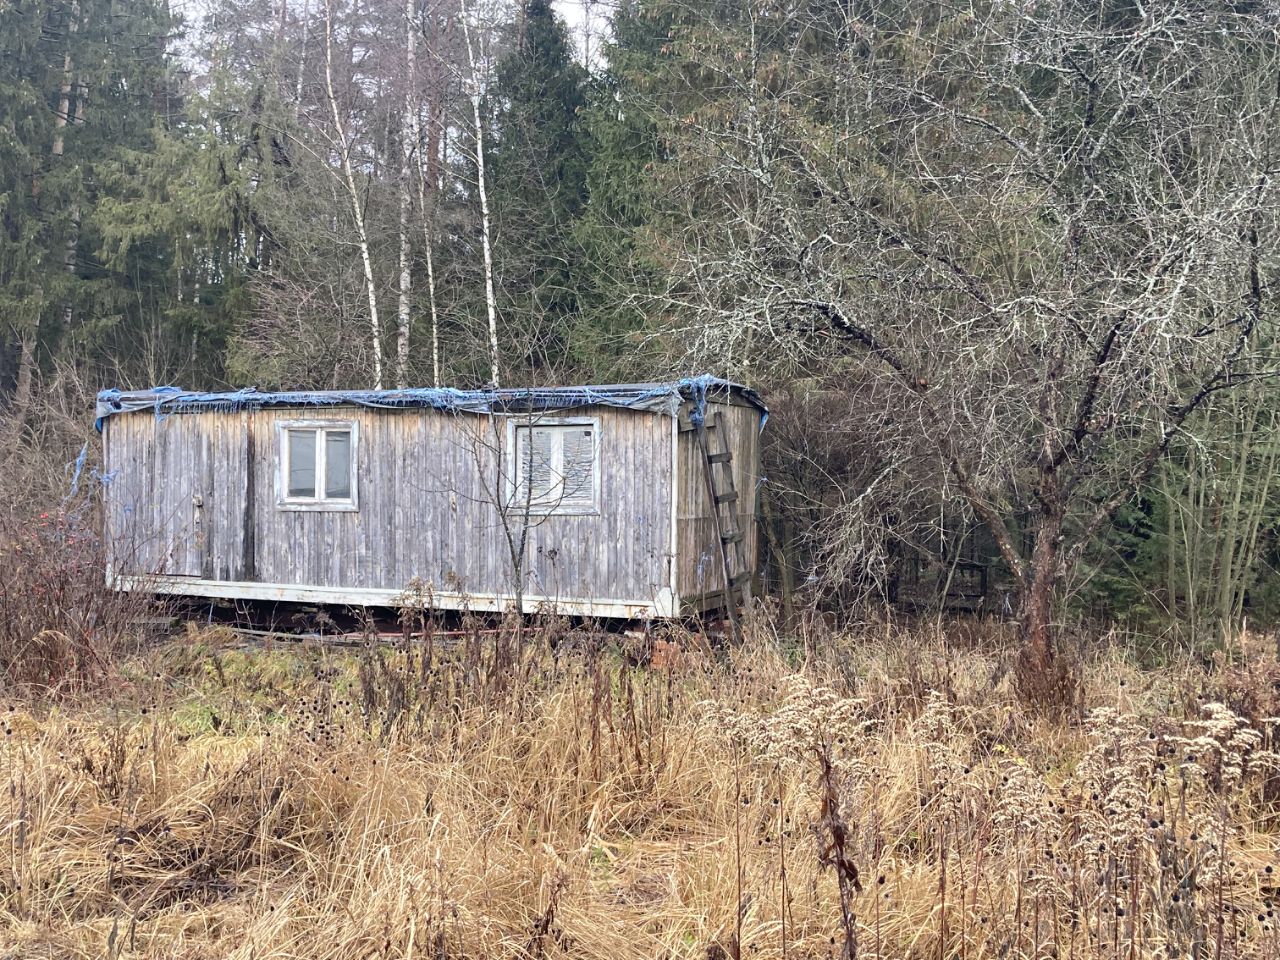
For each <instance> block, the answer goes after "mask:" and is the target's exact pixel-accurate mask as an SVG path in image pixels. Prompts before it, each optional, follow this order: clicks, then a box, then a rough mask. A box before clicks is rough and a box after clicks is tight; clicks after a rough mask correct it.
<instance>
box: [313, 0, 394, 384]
mask: <svg viewBox="0 0 1280 960" xmlns="http://www.w3.org/2000/svg"><path fill="white" fill-rule="evenodd" d="M324 84H325V92H326V94H327V95H328V99H329V109H330V111H331V112H332V114H333V131H334V134H335V135H336V137H337V141H338V154H339V157H340V159H341V161H342V176H343V181H344V184H345V186H346V189H347V196H348V197H349V198H350V200H351V215H352V217H353V218H354V219H355V222H356V238H357V242H358V243H359V246H360V262H361V264H362V265H363V267H364V284H365V291H366V293H367V294H368V298H369V334H370V337H371V339H372V347H373V386H374V389H375V390H381V389H382V326H381V323H380V322H379V320H378V290H377V287H376V286H375V284H374V278H373V260H372V258H371V257H370V255H369V233H368V231H367V230H366V228H365V221H364V208H363V206H362V205H361V203H360V191H359V189H358V188H357V187H356V176H355V170H354V169H353V168H352V166H351V144H350V142H349V141H348V140H347V131H346V127H345V125H344V124H343V122H342V114H341V112H340V111H339V110H338V97H337V94H336V93H335V92H334V88H333V0H325V9H324Z"/></svg>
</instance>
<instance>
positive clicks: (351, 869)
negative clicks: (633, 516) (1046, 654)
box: [0, 630, 1280, 960]
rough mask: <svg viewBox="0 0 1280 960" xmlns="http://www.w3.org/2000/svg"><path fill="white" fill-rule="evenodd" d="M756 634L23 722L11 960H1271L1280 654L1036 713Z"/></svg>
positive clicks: (213, 653)
mask: <svg viewBox="0 0 1280 960" xmlns="http://www.w3.org/2000/svg"><path fill="white" fill-rule="evenodd" d="M757 633H758V634H759V635H757V636H756V638H755V639H754V640H752V641H751V642H750V643H749V644H747V645H746V646H745V647H744V648H742V649H740V650H737V651H735V652H733V653H731V654H729V655H727V656H722V657H713V656H710V655H707V654H699V653H696V652H689V649H690V645H688V644H686V645H685V651H686V652H684V653H682V654H681V655H680V656H679V657H674V658H673V657H670V656H666V657H664V664H663V665H662V666H661V667H655V666H652V665H650V666H637V665H634V664H633V663H632V662H631V661H629V660H628V659H627V658H625V657H622V656H619V655H618V654H617V653H611V652H609V649H608V648H607V647H602V646H600V645H598V643H597V640H598V638H577V640H574V638H572V637H569V638H566V639H565V640H564V641H563V642H562V643H561V644H560V645H559V646H558V647H557V648H556V652H554V653H553V652H551V651H550V650H549V649H548V646H547V643H546V639H547V638H546V636H544V635H542V634H535V635H532V636H528V637H526V638H525V639H524V643H523V646H522V648H521V649H522V651H523V652H520V653H519V654H517V653H516V652H515V649H516V648H515V647H514V646H512V645H508V646H507V649H506V651H505V654H504V655H502V656H498V657H496V658H495V657H494V655H493V654H494V647H495V646H496V647H499V648H501V646H502V645H501V644H499V643H496V642H495V641H494V639H493V638H492V637H489V636H485V635H480V634H478V633H477V634H476V635H475V636H473V637H470V638H467V639H464V641H463V642H462V643H461V644H459V645H457V646H455V647H451V648H448V649H446V648H444V647H443V646H442V645H435V649H434V652H433V653H432V654H431V655H430V656H429V657H428V656H424V655H423V652H422V650H421V648H414V649H410V650H408V651H392V650H385V649H383V650H372V651H366V652H364V653H356V654H350V655H339V654H334V653H332V652H324V651H320V650H300V649H293V650H291V651H287V652H281V651H274V652H273V651H264V652H246V651H241V650H237V649H235V648H234V642H233V640H232V638H230V637H228V636H225V635H224V634H223V633H222V632H221V631H217V630H213V631H206V632H204V633H202V634H201V633H195V632H193V633H192V634H191V636H189V637H188V638H187V639H185V640H182V641H179V642H175V643H172V644H170V645H168V646H166V647H165V648H163V649H160V650H158V651H155V652H153V653H151V654H149V655H148V656H147V657H146V658H144V659H140V660H136V661H133V662H130V663H129V664H128V665H127V666H126V667H124V668H122V669H121V670H120V672H119V675H118V677H117V678H116V679H115V680H113V681H112V682H111V683H110V684H109V685H108V686H107V687H105V688H102V689H100V690H99V691H98V692H96V693H94V694H93V695H89V694H84V695H80V696H81V698H80V699H75V700H68V699H65V698H64V699H61V700H58V701H52V702H51V701H36V700H31V699H26V700H22V701H16V700H15V701H11V702H5V703H4V704H3V705H2V706H0V716H2V717H3V729H0V740H2V745H0V778H3V785H2V788H0V957H14V958H18V957H21V958H27V957H48V958H72V957H75V958H82V957H83V958H102V957H106V958H126V957H129V958H132V957H148V958H161V957H164V958H202V957H208V958H223V957H234V958H246V960H247V958H250V957H252V958H286V957H287V958H324V960H329V958H334V960H336V958H351V960H355V958H374V957H397V958H400V957H402V958H411V957H412V958H423V960H426V958H464V957H467V958H490V957H516V958H543V957H575V958H645V960H652V958H664V957H672V958H675V957H689V958H694V957H696V958H707V960H716V958H721V960H723V958H739V957H749V958H766V957H786V958H797V960H799V958H817V957H842V956H844V957H852V956H854V955H856V956H860V957H864V958H872V957H877V958H879V957H884V958H909V957H910V958H914V957H919V958H939V960H942V958H953V957H955V958H971V960H986V958H1027V960H1032V958H1037V960H1038V958H1068V957H1079V958H1113V960H1121V958H1140V957H1141V958H1146V957H1204V958H1225V957H1232V958H1272V957H1280V933H1278V932H1277V927H1276V924H1275V920H1274V915H1273V914H1274V908H1275V898H1276V897H1277V895H1278V894H1280V853H1278V851H1277V820H1276V815H1277V810H1278V808H1277V802H1278V801H1280V779H1278V778H1277V773H1278V771H1277V766H1276V759H1277V758H1276V754H1275V753H1274V752H1273V746H1274V741H1273V736H1274V732H1273V731H1274V723H1275V721H1274V719H1273V718H1274V717H1275V715H1276V713H1277V709H1276V702H1277V696H1278V687H1277V684H1278V682H1280V669H1278V668H1277V664H1276V661H1275V659H1274V658H1273V657H1269V656H1267V655H1265V654H1263V653H1261V652H1255V653H1250V654H1249V656H1247V657H1245V658H1243V659H1244V660H1246V661H1247V663H1248V664H1249V665H1248V666H1230V665H1227V664H1225V663H1219V664H1218V665H1217V666H1208V667H1202V666H1197V665H1194V664H1192V663H1190V662H1186V663H1182V664H1181V665H1174V666H1171V667H1168V668H1165V669H1161V670H1151V671H1145V672H1144V671H1140V670H1138V669H1136V668H1134V667H1132V666H1130V665H1129V664H1128V659H1127V658H1126V657H1125V656H1124V655H1123V654H1122V653H1118V652H1115V651H1113V650H1109V649H1099V651H1098V652H1096V653H1095V654H1094V655H1092V658H1091V659H1090V661H1089V662H1088V663H1087V665H1086V667H1085V671H1086V683H1085V691H1086V693H1085V697H1086V702H1085V703H1084V704H1082V705H1081V709H1080V711H1079V712H1078V713H1077V714H1075V715H1073V716H1068V717H1064V718H1061V719H1045V718H1043V717H1040V716H1037V715H1035V714H1032V713H1028V712H1027V711H1025V710H1024V709H1023V708H1022V707H1021V706H1019V705H1018V703H1017V702H1016V700H1015V699H1014V698H1013V697H1012V695H1011V693H1010V691H1009V688H1008V680H1007V679H1006V678H1005V676H1004V675H1003V674H1002V672H1001V670H1000V669H999V666H998V664H999V662H1000V661H1001V659H1002V657H1003V655H1004V653H1003V651H1001V650H998V649H985V648H983V647H982V646H981V645H976V644H974V643H973V642H969V641H966V642H965V643H964V644H960V643H959V642H958V640H957V639H956V637H955V636H952V637H951V642H948V633H947V631H943V632H942V633H940V634H937V633H923V632H917V633H906V634H892V633H883V632H879V633H876V634H875V635H860V636H849V637H844V638H840V639H837V640H824V641H823V642H822V643H820V644H819V643H816V642H815V643H809V644H802V645H801V646H800V647H799V648H796V649H788V650H787V652H786V654H785V655H784V653H783V652H782V651H783V650H784V647H783V645H782V644H780V643H779V642H778V640H777V638H776V637H773V636H770V635H768V631H765V630H759V631H757ZM693 646H694V647H695V648H696V645H693ZM500 652H501V651H500Z"/></svg>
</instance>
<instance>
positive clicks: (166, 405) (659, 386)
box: [96, 374, 769, 430]
mask: <svg viewBox="0 0 1280 960" xmlns="http://www.w3.org/2000/svg"><path fill="white" fill-rule="evenodd" d="M722 392H727V393H730V394H732V395H734V396H736V397H738V398H740V399H742V400H744V401H746V402H747V403H750V404H752V405H753V406H755V407H757V408H758V409H759V410H760V412H761V414H762V415H764V416H765V417H767V416H768V413H769V411H768V408H767V407H766V406H765V405H764V401H763V400H761V399H760V396H759V394H757V393H756V392H755V391H754V390H752V389H750V388H749V387H744V386H742V385H741V384H738V383H733V382H732V381H729V380H722V379H720V378H719V377H713V376H711V375H709V374H703V375H701V376H696V377H685V378H683V379H680V380H671V381H667V382H664V383H611V384H595V385H583V386H563V387H506V388H502V389H496V388H488V389H481V390H456V389H454V388H452V387H413V388H408V389H403V390H306V391H303V390H292V391H284V392H274V393H273V392H268V391H261V390H258V389H256V388H254V387H246V388H244V389H242V390H235V391H231V392H228V393H203V392H197V391H189V390H183V389H182V388H180V387H170V386H165V387H152V388H150V389H148V390H103V391H101V392H100V393H99V394H98V403H97V419H96V426H97V428H98V430H101V429H102V424H103V423H104V422H105V420H106V419H107V417H111V416H115V415H117V414H121V413H131V412H134V411H143V410H150V411H153V412H154V413H155V414H156V416H162V415H165V414H170V413H203V412H208V411H227V412H233V411H239V410H260V409H262V408H264V407H341V406H361V407H376V408H382V409H391V410H395V409H405V408H430V409H435V410H442V411H446V412H449V413H516V412H525V411H537V410H563V409H567V408H570V407H588V406H607V407H621V408H624V409H628V410H645V411H649V412H652V413H663V414H667V415H668V416H674V415H675V413H676V412H677V410H678V409H679V407H680V405H681V403H683V402H684V401H686V400H692V401H694V403H695V404H696V405H697V406H698V407H699V408H701V406H702V405H703V404H704V403H706V400H707V396H708V394H717V393H722Z"/></svg>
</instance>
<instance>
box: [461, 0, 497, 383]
mask: <svg viewBox="0 0 1280 960" xmlns="http://www.w3.org/2000/svg"><path fill="white" fill-rule="evenodd" d="M458 6H459V16H460V17H461V20H462V35H463V38H464V39H465V40H466V45H467V64H468V66H469V67H470V68H471V114H472V119H473V120H474V122H475V142H476V189H477V190H478V191H479V194H480V238H481V245H482V247H483V248H484V300H485V307H486V308H487V309H488V312H489V365H490V370H491V379H492V380H493V385H494V386H495V387H497V386H500V385H501V382H500V370H499V364H498V301H497V296H496V295H495V294H494V289H493V243H492V232H491V224H490V222H489V191H488V188H487V186H486V181H485V172H484V124H483V120H482V118H481V114H480V102H481V97H482V93H483V84H482V83H481V78H480V68H479V66H478V64H477V61H476V51H475V44H474V43H473V42H472V39H471V18H470V16H469V15H468V13H467V3H466V0H459V4H458Z"/></svg>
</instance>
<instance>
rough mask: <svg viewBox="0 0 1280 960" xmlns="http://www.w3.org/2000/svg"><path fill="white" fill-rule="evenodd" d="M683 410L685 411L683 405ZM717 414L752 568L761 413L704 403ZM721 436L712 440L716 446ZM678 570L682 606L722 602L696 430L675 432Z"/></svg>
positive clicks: (721, 581)
mask: <svg viewBox="0 0 1280 960" xmlns="http://www.w3.org/2000/svg"><path fill="white" fill-rule="evenodd" d="M685 409H686V410H687V409H689V406H688V405H686V407H685ZM716 412H719V413H720V414H721V417H722V423H723V424H724V428H725V432H726V434H727V443H728V448H729V450H731V451H732V452H733V464H732V471H733V484H734V489H735V490H737V491H738V502H737V504H736V506H737V520H738V525H739V527H740V528H741V530H742V531H743V533H744V535H745V553H746V557H747V564H748V566H749V567H750V569H751V570H753V571H754V570H755V569H756V566H757V559H756V558H757V556H758V554H757V550H758V546H757V538H758V536H759V532H758V530H757V527H756V490H757V487H758V485H759V478H760V411H759V410H758V409H757V408H755V407H754V406H748V405H743V404H738V403H732V402H730V403H725V402H712V403H708V404H707V416H708V417H710V416H712V415H713V414H715V413H716ZM724 442H725V440H724V439H715V438H714V437H713V438H712V439H711V446H712V448H713V449H719V447H720V445H721V444H722V443H724ZM677 449H678V462H679V467H678V481H677V487H678V490H677V500H676V504H677V515H676V536H677V557H678V561H677V568H676V593H677V595H678V597H679V599H680V603H681V605H682V607H685V608H688V609H694V610H701V609H706V608H708V607H714V606H717V605H719V604H720V603H721V596H720V592H721V591H723V589H724V571H723V568H722V566H721V560H720V553H719V550H720V544H719V541H718V539H717V537H716V532H715V522H714V520H713V519H712V511H711V501H710V498H709V497H708V496H707V487H706V480H705V479H704V474H705V471H706V465H705V463H704V461H703V459H702V453H701V451H700V449H699V447H698V439H697V434H696V433H694V432H693V431H685V432H682V433H680V435H679V438H678V440H677Z"/></svg>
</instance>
